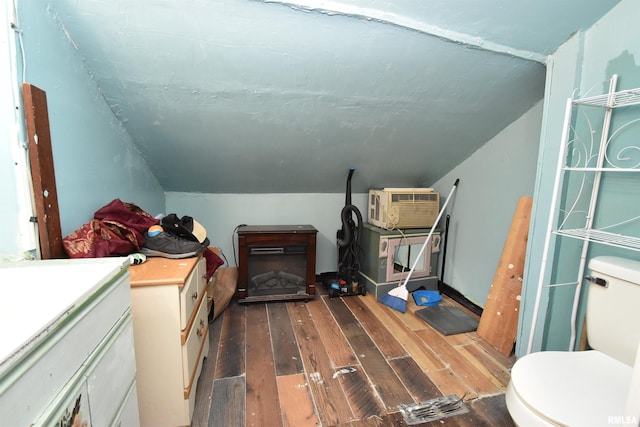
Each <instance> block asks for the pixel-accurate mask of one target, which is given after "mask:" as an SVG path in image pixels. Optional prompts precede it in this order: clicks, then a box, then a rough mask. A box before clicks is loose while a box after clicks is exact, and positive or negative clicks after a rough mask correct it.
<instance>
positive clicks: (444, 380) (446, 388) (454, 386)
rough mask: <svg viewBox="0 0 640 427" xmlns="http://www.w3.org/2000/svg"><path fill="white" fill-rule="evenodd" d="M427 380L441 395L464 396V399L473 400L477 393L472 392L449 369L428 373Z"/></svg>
mask: <svg viewBox="0 0 640 427" xmlns="http://www.w3.org/2000/svg"><path fill="white" fill-rule="evenodd" d="M429 379H430V380H431V381H432V382H433V383H434V384H435V385H436V386H437V387H438V389H440V391H441V392H442V394H443V395H445V396H447V395H449V394H457V395H458V396H465V395H466V397H465V400H466V399H475V398H476V397H478V393H476V391H475V390H473V389H472V388H471V387H469V385H468V384H467V383H465V382H464V381H462V379H461V378H460V377H459V376H458V375H456V373H455V372H454V371H453V370H452V369H450V368H444V369H439V370H437V371H430V372H429Z"/></svg>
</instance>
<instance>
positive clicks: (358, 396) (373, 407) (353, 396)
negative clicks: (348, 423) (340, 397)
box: [333, 365, 385, 418]
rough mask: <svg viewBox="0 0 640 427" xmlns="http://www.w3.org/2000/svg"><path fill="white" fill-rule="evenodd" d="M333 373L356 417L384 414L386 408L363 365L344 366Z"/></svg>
mask: <svg viewBox="0 0 640 427" xmlns="http://www.w3.org/2000/svg"><path fill="white" fill-rule="evenodd" d="M333 375H334V376H336V377H337V378H338V380H339V381H340V384H342V389H343V390H344V393H345V395H346V396H347V400H348V402H349V406H351V410H352V411H353V414H354V415H355V416H356V418H368V417H371V416H380V415H381V414H384V412H385V410H384V407H383V405H382V402H381V401H380V399H379V398H378V396H377V395H376V392H375V386H374V385H373V384H371V383H370V382H369V378H368V377H367V375H366V374H365V372H364V370H363V368H362V365H355V366H348V367H345V368H342V369H340V370H338V371H336V373H335V374H333Z"/></svg>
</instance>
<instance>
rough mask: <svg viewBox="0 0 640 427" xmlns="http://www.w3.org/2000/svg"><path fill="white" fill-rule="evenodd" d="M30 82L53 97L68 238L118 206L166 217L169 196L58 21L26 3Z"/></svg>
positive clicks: (55, 153) (23, 28) (50, 103)
mask: <svg viewBox="0 0 640 427" xmlns="http://www.w3.org/2000/svg"><path fill="white" fill-rule="evenodd" d="M18 6H19V10H18V16H19V18H20V22H21V31H22V40H23V43H24V51H25V54H26V58H25V64H26V81H27V82H29V83H31V84H34V85H35V86H37V87H39V88H40V89H43V90H44V91H46V93H47V102H48V108H49V121H50V128H51V138H52V145H53V157H54V165H55V172H56V184H57V191H58V201H59V205H60V218H61V226H62V234H63V236H64V235H67V234H68V233H70V232H72V231H73V230H75V229H77V228H78V227H79V226H81V225H82V224H84V223H86V222H88V221H89V220H90V219H91V218H92V217H93V213H94V212H95V211H96V210H97V209H99V208H100V207H102V206H104V205H105V204H107V203H108V202H110V201H111V200H113V199H114V198H120V199H121V200H123V201H126V202H133V203H136V204H137V205H139V206H140V207H141V208H143V209H145V210H147V211H149V212H162V211H163V210H164V203H165V200H164V191H163V189H162V188H161V186H160V185H159V183H158V181H157V179H156V178H155V176H154V175H153V174H152V173H151V172H150V170H149V168H148V166H147V163H146V162H145V160H144V159H143V158H142V157H141V156H140V154H139V153H138V151H137V150H136V149H135V148H134V147H133V145H132V141H131V138H130V137H129V135H128V134H127V133H126V131H125V130H124V128H123V126H122V124H121V123H120V122H119V121H118V120H117V119H116V118H115V116H114V115H113V113H112V111H111V110H110V109H109V108H108V106H107V104H106V102H105V100H104V98H103V97H102V94H101V92H100V91H99V89H98V87H97V86H96V84H95V82H94V81H93V79H92V76H91V75H90V73H89V72H88V71H87V68H86V67H85V66H84V64H83V60H82V58H81V57H80V55H79V54H78V53H77V51H76V50H75V48H74V46H73V44H72V43H71V42H70V41H69V40H68V39H67V38H66V36H65V32H64V31H63V29H62V28H61V27H60V26H59V23H58V21H57V18H56V16H55V15H51V14H50V13H51V12H50V10H49V9H48V8H46V7H43V4H42V2H39V1H35V0H24V1H20V2H19V4H18Z"/></svg>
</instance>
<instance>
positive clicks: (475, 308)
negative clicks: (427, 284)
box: [438, 281, 482, 316]
mask: <svg viewBox="0 0 640 427" xmlns="http://www.w3.org/2000/svg"><path fill="white" fill-rule="evenodd" d="M438 290H439V291H440V292H441V293H443V294H445V295H446V296H448V297H449V298H451V299H452V300H454V301H455V302H457V303H458V304H460V305H462V306H463V307H465V308H466V309H468V310H470V311H471V312H473V313H475V314H477V315H478V316H482V307H480V306H479V305H476V304H474V303H473V302H471V301H470V300H468V299H467V298H466V297H465V296H464V295H462V294H461V293H460V292H458V291H456V290H455V289H453V288H452V287H451V286H449V285H447V284H446V283H444V282H442V281H438Z"/></svg>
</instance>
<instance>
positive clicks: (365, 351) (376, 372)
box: [327, 298, 411, 409]
mask: <svg viewBox="0 0 640 427" xmlns="http://www.w3.org/2000/svg"><path fill="white" fill-rule="evenodd" d="M327 305H328V306H329V308H330V309H331V312H332V313H333V315H334V316H335V317H336V320H337V321H338V323H339V324H340V327H341V328H342V330H343V331H344V334H345V336H346V337H347V340H348V341H349V343H350V344H351V347H353V350H354V351H355V352H356V354H357V355H358V358H359V360H360V364H361V365H362V367H363V368H364V370H365V372H366V373H367V376H368V377H369V378H370V380H371V381H372V382H373V383H374V384H375V385H376V390H377V392H378V395H379V396H380V398H381V399H382V401H383V402H384V405H385V407H387V408H394V409H395V408H396V406H397V405H399V404H401V403H406V402H407V401H410V400H411V395H410V394H409V392H408V391H407V389H406V388H405V387H404V385H403V384H402V382H401V381H400V379H399V378H398V376H397V375H396V374H395V372H394V371H393V369H391V366H390V365H389V364H388V363H387V362H386V359H385V358H384V356H383V355H382V353H381V352H380V350H378V348H377V347H376V345H375V344H374V342H373V341H372V340H371V338H370V337H369V336H368V335H367V333H366V331H365V330H364V329H363V328H362V326H361V325H360V324H359V323H358V321H357V319H356V318H355V316H354V315H353V313H351V311H350V310H349V308H348V307H347V306H346V305H345V303H344V301H343V300H342V298H334V299H331V300H327Z"/></svg>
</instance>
